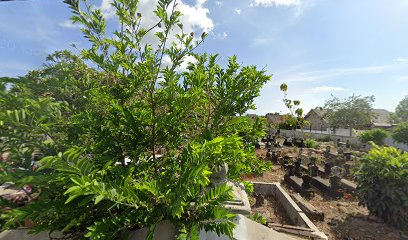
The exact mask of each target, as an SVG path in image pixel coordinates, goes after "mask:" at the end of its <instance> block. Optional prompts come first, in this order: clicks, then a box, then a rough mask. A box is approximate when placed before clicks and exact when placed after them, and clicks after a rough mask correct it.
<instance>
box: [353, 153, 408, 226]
mask: <svg viewBox="0 0 408 240" xmlns="http://www.w3.org/2000/svg"><path fill="white" fill-rule="evenodd" d="M360 161H361V165H360V167H359V169H358V171H357V172H356V176H357V182H358V187H357V193H358V196H359V199H360V204H362V205H364V206H367V208H368V210H369V211H370V212H371V213H372V214H374V215H376V216H378V217H380V218H382V219H383V220H384V221H385V222H387V223H389V224H392V225H393V226H396V227H400V228H407V227H408V153H401V151H399V150H397V149H396V148H393V147H384V148H380V147H378V146H374V148H373V149H372V150H371V151H370V152H369V153H368V154H367V155H365V156H363V158H362V159H361V160H360Z"/></svg>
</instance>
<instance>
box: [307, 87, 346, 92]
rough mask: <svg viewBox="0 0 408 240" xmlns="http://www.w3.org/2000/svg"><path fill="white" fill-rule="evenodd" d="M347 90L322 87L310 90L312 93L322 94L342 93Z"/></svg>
mask: <svg viewBox="0 0 408 240" xmlns="http://www.w3.org/2000/svg"><path fill="white" fill-rule="evenodd" d="M345 90H346V89H344V88H341V87H329V86H320V87H314V88H311V89H310V92H312V93H321V92H340V91H345Z"/></svg>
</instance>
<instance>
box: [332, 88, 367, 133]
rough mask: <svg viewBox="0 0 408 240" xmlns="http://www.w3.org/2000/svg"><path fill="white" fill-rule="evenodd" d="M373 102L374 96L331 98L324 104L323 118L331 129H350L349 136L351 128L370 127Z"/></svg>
mask: <svg viewBox="0 0 408 240" xmlns="http://www.w3.org/2000/svg"><path fill="white" fill-rule="evenodd" d="M374 101H375V97H374V96H366V97H363V96H360V95H358V96H356V95H353V96H350V97H348V98H345V99H339V98H337V97H335V96H332V99H329V100H327V101H326V102H325V105H324V109H327V113H326V114H325V116H324V117H325V118H326V119H327V120H328V122H329V126H330V127H331V128H333V129H335V128H350V136H351V131H352V129H353V128H356V129H364V128H367V127H369V126H370V125H371V121H372V119H373V117H374V113H373V111H372V110H373V108H372V105H373V102H374Z"/></svg>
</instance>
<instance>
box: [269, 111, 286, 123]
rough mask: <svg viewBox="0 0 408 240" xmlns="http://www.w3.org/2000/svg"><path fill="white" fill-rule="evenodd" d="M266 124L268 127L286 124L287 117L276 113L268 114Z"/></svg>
mask: <svg viewBox="0 0 408 240" xmlns="http://www.w3.org/2000/svg"><path fill="white" fill-rule="evenodd" d="M265 118H266V122H267V124H268V125H275V126H277V125H279V124H282V123H284V122H286V117H285V115H280V114H275V113H267V114H266V116H265Z"/></svg>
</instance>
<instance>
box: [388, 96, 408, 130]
mask: <svg viewBox="0 0 408 240" xmlns="http://www.w3.org/2000/svg"><path fill="white" fill-rule="evenodd" d="M391 119H392V121H393V122H395V123H400V122H408V96H406V97H405V98H404V99H402V100H401V101H400V102H399V103H398V106H397V107H396V108H395V113H394V114H392V115H391Z"/></svg>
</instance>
